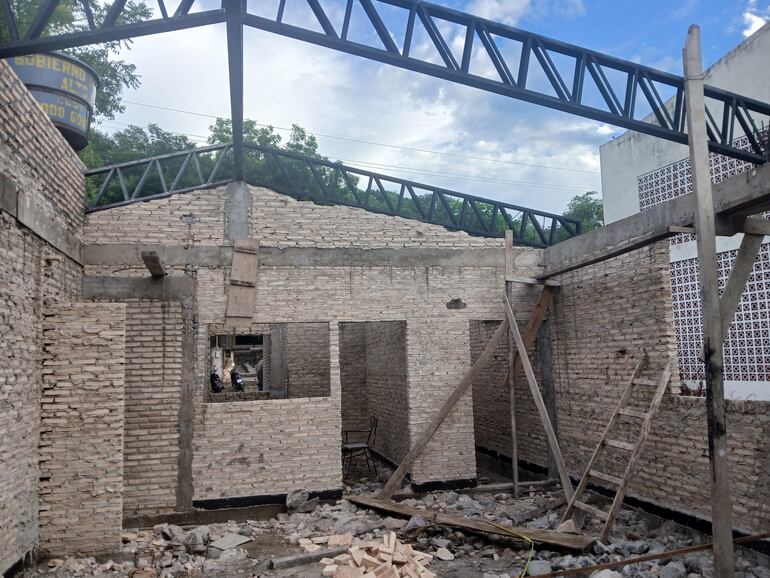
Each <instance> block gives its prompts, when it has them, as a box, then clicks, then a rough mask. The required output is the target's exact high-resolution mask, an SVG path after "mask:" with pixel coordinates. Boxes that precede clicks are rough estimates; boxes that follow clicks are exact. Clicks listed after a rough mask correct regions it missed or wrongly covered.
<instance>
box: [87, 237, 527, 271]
mask: <svg viewBox="0 0 770 578" xmlns="http://www.w3.org/2000/svg"><path fill="white" fill-rule="evenodd" d="M142 251H155V252H156V253H157V254H158V256H159V258H160V259H161V261H162V262H163V263H165V264H166V266H168V267H173V266H184V265H197V266H199V267H229V266H230V265H231V263H232V259H233V248H232V246H196V247H190V248H188V249H185V248H184V247H183V246H182V245H137V244H130V243H127V244H110V245H86V246H85V247H84V252H83V254H84V260H85V262H86V263H87V264H89V265H134V264H135V265H141V264H142V260H141V253H142ZM514 252H515V255H514V267H517V268H518V267H520V268H524V269H532V268H536V267H537V266H538V265H539V263H540V256H541V253H542V249H529V248H526V249H523V248H522V249H518V248H515V249H514ZM504 265H505V252H504V251H503V248H502V247H500V248H499V249H497V248H478V249H448V248H420V247H409V248H402V249H358V248H339V249H317V248H300V247H290V248H278V247H263V246H260V248H259V266H260V267H348V266H362V267H365V266H392V267H496V268H497V267H499V268H502V267H503V266H504Z"/></svg>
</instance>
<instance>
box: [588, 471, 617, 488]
mask: <svg viewBox="0 0 770 578" xmlns="http://www.w3.org/2000/svg"><path fill="white" fill-rule="evenodd" d="M588 475H589V476H591V477H592V478H596V479H597V480H602V481H605V482H608V483H610V484H615V485H616V486H619V485H620V484H622V483H623V480H622V479H621V478H619V477H617V476H613V475H610V474H605V473H604V472H600V471H599V470H589V471H588Z"/></svg>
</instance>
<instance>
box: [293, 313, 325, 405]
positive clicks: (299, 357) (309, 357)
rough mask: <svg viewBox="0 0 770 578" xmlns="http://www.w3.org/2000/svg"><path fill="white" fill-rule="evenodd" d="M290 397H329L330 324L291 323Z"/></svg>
mask: <svg viewBox="0 0 770 578" xmlns="http://www.w3.org/2000/svg"><path fill="white" fill-rule="evenodd" d="M286 328H287V331H286V344H287V347H286V369H287V374H288V392H289V393H288V397H321V396H328V395H329V324H328V323H288V324H287V326H286Z"/></svg>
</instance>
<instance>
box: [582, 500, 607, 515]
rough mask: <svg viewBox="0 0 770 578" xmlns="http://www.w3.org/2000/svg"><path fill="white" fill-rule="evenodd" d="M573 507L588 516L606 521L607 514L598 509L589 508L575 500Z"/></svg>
mask: <svg viewBox="0 0 770 578" xmlns="http://www.w3.org/2000/svg"><path fill="white" fill-rule="evenodd" d="M575 507H576V508H577V509H578V510H583V511H584V512H588V513H589V514H591V515H593V516H595V517H597V518H599V519H600V520H606V519H607V512H603V511H602V510H600V509H599V508H594V507H593V506H589V505H588V504H586V503H585V502H581V501H580V500H575Z"/></svg>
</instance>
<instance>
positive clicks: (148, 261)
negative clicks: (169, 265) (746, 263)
mask: <svg viewBox="0 0 770 578" xmlns="http://www.w3.org/2000/svg"><path fill="white" fill-rule="evenodd" d="M142 261H143V262H144V266H145V267H147V270H148V271H149V272H150V275H151V276H152V278H153V279H162V278H163V277H165V276H166V271H165V270H164V269H163V263H161V261H160V257H158V253H156V252H155V251H142Z"/></svg>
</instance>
